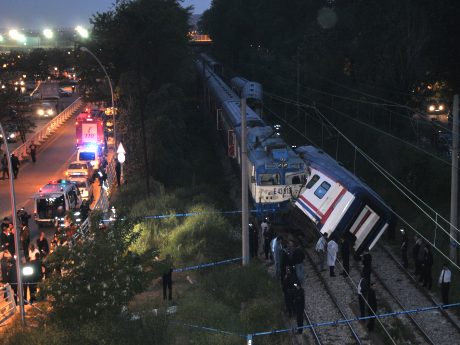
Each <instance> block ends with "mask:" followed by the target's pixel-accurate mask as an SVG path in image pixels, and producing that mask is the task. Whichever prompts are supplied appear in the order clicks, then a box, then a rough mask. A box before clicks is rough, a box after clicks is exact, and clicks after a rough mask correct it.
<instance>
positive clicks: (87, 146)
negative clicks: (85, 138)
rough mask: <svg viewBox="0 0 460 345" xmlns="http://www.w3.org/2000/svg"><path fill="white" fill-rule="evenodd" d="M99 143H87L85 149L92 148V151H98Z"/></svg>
mask: <svg viewBox="0 0 460 345" xmlns="http://www.w3.org/2000/svg"><path fill="white" fill-rule="evenodd" d="M97 147H98V146H97V144H86V145H85V150H90V151H97Z"/></svg>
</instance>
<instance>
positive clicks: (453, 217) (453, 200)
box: [450, 95, 459, 263]
mask: <svg viewBox="0 0 460 345" xmlns="http://www.w3.org/2000/svg"><path fill="white" fill-rule="evenodd" d="M453 108H454V109H453V112H452V116H453V123H452V176H451V191H450V236H451V238H450V259H451V260H452V261H453V262H454V263H456V262H457V247H456V246H457V243H456V242H457V241H456V240H457V232H456V228H457V224H458V140H459V136H458V95H454V107H453Z"/></svg>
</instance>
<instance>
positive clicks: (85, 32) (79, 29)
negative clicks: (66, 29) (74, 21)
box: [75, 25, 89, 38]
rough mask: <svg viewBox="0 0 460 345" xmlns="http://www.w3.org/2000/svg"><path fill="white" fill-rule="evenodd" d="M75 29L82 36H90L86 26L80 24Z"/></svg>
mask: <svg viewBox="0 0 460 345" xmlns="http://www.w3.org/2000/svg"><path fill="white" fill-rule="evenodd" d="M75 31H76V32H77V33H78V34H79V35H80V36H81V38H88V37H89V32H88V30H86V29H85V28H84V27H82V26H80V25H78V26H77V27H76V28H75Z"/></svg>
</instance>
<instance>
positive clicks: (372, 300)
mask: <svg viewBox="0 0 460 345" xmlns="http://www.w3.org/2000/svg"><path fill="white" fill-rule="evenodd" d="M367 303H368V310H369V313H368V315H377V297H376V296H375V290H374V284H371V286H370V288H369V291H368V292H367ZM374 325H375V318H372V319H369V322H368V324H367V329H368V330H369V331H373V330H374Z"/></svg>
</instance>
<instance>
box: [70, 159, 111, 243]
mask: <svg viewBox="0 0 460 345" xmlns="http://www.w3.org/2000/svg"><path fill="white" fill-rule="evenodd" d="M115 164H116V163H115V156H113V157H112V159H111V160H110V162H109V164H108V165H107V168H106V173H107V183H108V185H107V186H105V183H104V186H103V187H101V193H100V195H99V199H98V200H97V201H96V204H95V205H94V207H93V210H99V211H102V213H106V212H107V211H108V210H109V196H110V194H111V191H112V188H115V185H116V182H117V178H116V173H115ZM89 226H90V223H89V217H87V218H86V219H85V221H84V222H83V223H82V224H81V225H80V229H79V231H78V232H77V233H76V234H75V235H74V239H77V238H79V237H80V236H83V237H85V236H86V235H87V234H88V231H89Z"/></svg>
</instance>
